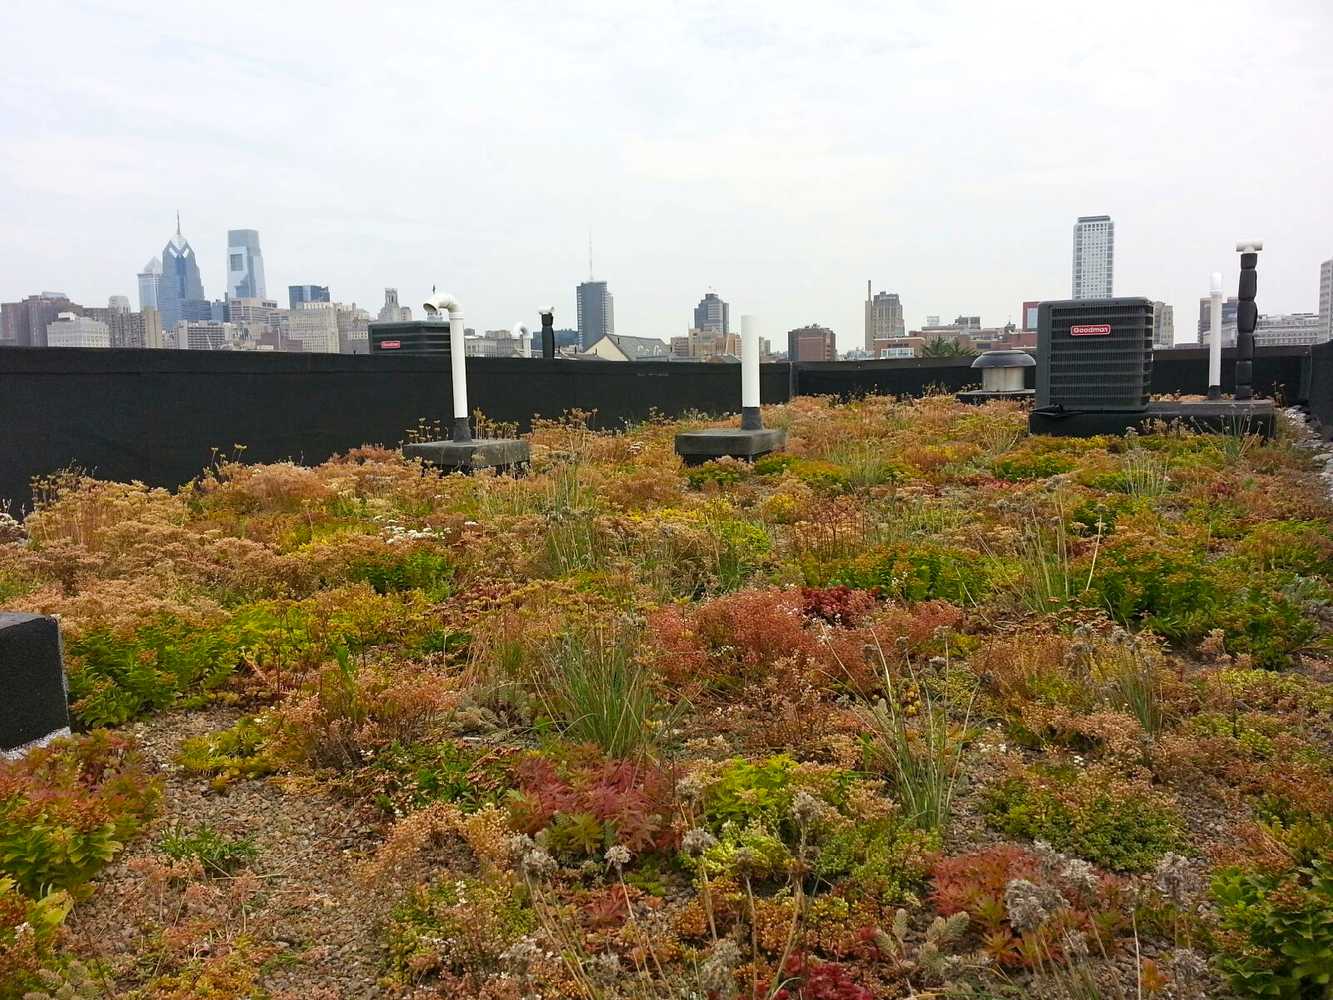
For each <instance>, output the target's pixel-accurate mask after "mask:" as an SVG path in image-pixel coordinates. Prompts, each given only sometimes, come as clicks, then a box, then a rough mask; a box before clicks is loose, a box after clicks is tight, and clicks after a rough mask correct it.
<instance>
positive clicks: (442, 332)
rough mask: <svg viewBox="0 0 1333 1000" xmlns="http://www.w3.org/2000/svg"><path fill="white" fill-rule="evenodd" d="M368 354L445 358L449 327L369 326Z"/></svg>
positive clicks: (424, 323)
mask: <svg viewBox="0 0 1333 1000" xmlns="http://www.w3.org/2000/svg"><path fill="white" fill-rule="evenodd" d="M368 332H369V335H370V352H371V353H372V354H380V353H389V354H448V353H449V324H448V323H444V322H440V321H439V320H420V319H417V320H408V321H407V322H397V323H371V324H370V329H369V331H368Z"/></svg>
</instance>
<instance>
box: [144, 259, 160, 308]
mask: <svg viewBox="0 0 1333 1000" xmlns="http://www.w3.org/2000/svg"><path fill="white" fill-rule="evenodd" d="M161 286H162V261H161V259H160V258H158V257H154V258H153V259H152V260H150V261H149V262H148V263H147V264H145V265H144V266H143V270H142V271H140V272H139V308H140V309H156V308H158V305H157V296H158V289H159V288H161Z"/></svg>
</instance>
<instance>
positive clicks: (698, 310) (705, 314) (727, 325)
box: [692, 292, 731, 333]
mask: <svg viewBox="0 0 1333 1000" xmlns="http://www.w3.org/2000/svg"><path fill="white" fill-rule="evenodd" d="M692 329H695V330H712V331H713V332H714V333H730V332H731V307H730V306H729V305H727V303H726V302H724V301H722V299H721V298H719V297H718V294H717V292H708V293H707V294H706V295H704V297H703V298H702V299H700V300H699V304H698V305H697V306H695V307H694V326H693V328H692Z"/></svg>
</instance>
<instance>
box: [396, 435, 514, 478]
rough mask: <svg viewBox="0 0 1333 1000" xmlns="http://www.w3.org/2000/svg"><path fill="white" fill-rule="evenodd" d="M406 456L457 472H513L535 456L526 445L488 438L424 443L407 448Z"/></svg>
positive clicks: (404, 449)
mask: <svg viewBox="0 0 1333 1000" xmlns="http://www.w3.org/2000/svg"><path fill="white" fill-rule="evenodd" d="M403 454H404V455H406V456H407V457H408V458H419V459H421V460H423V461H424V462H426V463H427V464H429V465H433V466H436V467H437V468H441V469H448V470H450V471H456V472H470V471H471V470H473V469H509V468H513V467H514V466H518V465H527V464H528V462H529V461H531V458H532V455H531V452H530V450H529V448H528V443H527V442H526V441H521V440H519V439H518V438H487V439H477V440H473V441H421V442H418V443H417V444H405V445H403Z"/></svg>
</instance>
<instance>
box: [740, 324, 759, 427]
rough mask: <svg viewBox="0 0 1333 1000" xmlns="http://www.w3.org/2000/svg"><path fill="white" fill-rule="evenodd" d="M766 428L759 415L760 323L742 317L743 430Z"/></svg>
mask: <svg viewBox="0 0 1333 1000" xmlns="http://www.w3.org/2000/svg"><path fill="white" fill-rule="evenodd" d="M763 426H764V423H763V419H762V418H761V417H760V415H759V322H758V321H757V320H756V319H755V318H754V317H753V316H742V317H741V429H742V430H750V431H757V430H760V429H761V428H762V427H763Z"/></svg>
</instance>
